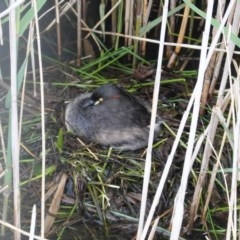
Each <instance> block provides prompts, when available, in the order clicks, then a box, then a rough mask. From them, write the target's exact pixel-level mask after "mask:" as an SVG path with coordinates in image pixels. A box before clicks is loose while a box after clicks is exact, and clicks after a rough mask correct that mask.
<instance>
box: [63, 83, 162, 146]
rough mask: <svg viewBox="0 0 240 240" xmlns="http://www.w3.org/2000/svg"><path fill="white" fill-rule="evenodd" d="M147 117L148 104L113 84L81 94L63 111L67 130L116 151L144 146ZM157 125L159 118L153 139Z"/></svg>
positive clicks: (149, 113)
mask: <svg viewBox="0 0 240 240" xmlns="http://www.w3.org/2000/svg"><path fill="white" fill-rule="evenodd" d="M150 118H151V109H150V107H149V105H148V104H146V103H144V102H143V101H142V100H140V99H138V98H136V97H134V96H133V95H131V94H130V93H128V92H126V91H125V90H123V89H122V88H119V87H118V86H116V85H112V84H107V85H103V86H101V87H99V88H97V89H96V90H95V91H93V92H92V93H83V94H80V95H79V96H77V97H76V98H75V99H74V100H73V101H72V102H70V103H68V105H67V107H66V112H65V123H66V127H67V129H68V131H71V132H73V133H75V134H76V135H78V136H79V137H84V138H85V139H88V140H90V141H93V142H96V143H99V144H100V145H102V146H108V147H109V146H111V147H113V148H115V149H119V150H137V149H140V148H143V147H145V146H147V143H148V135H149V129H150ZM160 124H161V119H160V118H159V117H157V120H156V125H155V130H154V132H155V137H156V136H157V134H158V133H159V131H160Z"/></svg>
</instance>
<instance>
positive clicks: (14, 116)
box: [9, 0, 21, 240]
mask: <svg viewBox="0 0 240 240" xmlns="http://www.w3.org/2000/svg"><path fill="white" fill-rule="evenodd" d="M14 2H15V1H14V0H11V1H10V5H12V4H14ZM9 38H10V61H11V75H10V76H11V115H10V119H11V153H12V166H13V205H14V225H15V226H16V227H17V228H21V208H20V206H21V202H20V199H21V198H20V185H19V182H20V176H19V174H20V173H19V141H18V136H19V135H18V131H19V129H18V107H17V99H18V96H17V44H18V39H17V31H16V9H15V8H13V9H12V10H11V11H10V13H9ZM20 239H21V234H20V232H19V231H14V240H20Z"/></svg>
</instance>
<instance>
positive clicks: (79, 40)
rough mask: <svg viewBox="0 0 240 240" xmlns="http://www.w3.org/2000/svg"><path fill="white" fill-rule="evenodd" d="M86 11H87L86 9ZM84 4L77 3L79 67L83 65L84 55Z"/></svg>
mask: <svg viewBox="0 0 240 240" xmlns="http://www.w3.org/2000/svg"><path fill="white" fill-rule="evenodd" d="M84 11H85V9H84ZM81 19H82V2H81V1H77V66H80V65H81V54H82V24H81Z"/></svg>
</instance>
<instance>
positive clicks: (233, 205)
mask: <svg viewBox="0 0 240 240" xmlns="http://www.w3.org/2000/svg"><path fill="white" fill-rule="evenodd" d="M235 4H236V5H235V6H234V9H235V11H233V12H234V14H233V21H232V28H230V29H231V30H232V33H234V34H236V35H237V34H238V32H239V22H240V14H239V9H240V2H239V1H235ZM231 20H232V19H231ZM226 43H227V44H226V47H227V48H228V50H229V51H227V61H226V63H227V64H228V65H227V66H228V71H229V72H230V71H231V68H230V66H231V65H230V64H231V60H232V56H233V51H234V48H235V44H234V43H233V42H232V41H227V42H226ZM237 81H238V82H237V85H238V95H237V97H236V103H235V104H236V107H234V106H232V114H233V116H235V113H236V116H235V118H233V142H234V149H233V166H232V182H231V191H230V192H231V193H230V202H229V212H228V226H227V236H226V239H227V240H230V239H237V236H238V234H237V231H239V229H237V221H238V219H237V204H238V203H237V201H238V198H237V182H238V180H239V179H238V175H239V173H238V166H239V163H238V161H239V156H240V152H239V144H240V139H239V138H240V114H239V113H240V93H239V75H238V79H237ZM230 83H232V78H231V75H230ZM231 86H234V85H233V84H231ZM232 91H233V90H232ZM233 95H234V94H233ZM232 102H233V103H234V99H233V100H232Z"/></svg>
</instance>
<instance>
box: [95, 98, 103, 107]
mask: <svg viewBox="0 0 240 240" xmlns="http://www.w3.org/2000/svg"><path fill="white" fill-rule="evenodd" d="M100 102H103V98H99V99H98V100H97V101H96V102H95V103H94V105H98V104H99V103H100Z"/></svg>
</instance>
